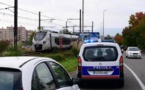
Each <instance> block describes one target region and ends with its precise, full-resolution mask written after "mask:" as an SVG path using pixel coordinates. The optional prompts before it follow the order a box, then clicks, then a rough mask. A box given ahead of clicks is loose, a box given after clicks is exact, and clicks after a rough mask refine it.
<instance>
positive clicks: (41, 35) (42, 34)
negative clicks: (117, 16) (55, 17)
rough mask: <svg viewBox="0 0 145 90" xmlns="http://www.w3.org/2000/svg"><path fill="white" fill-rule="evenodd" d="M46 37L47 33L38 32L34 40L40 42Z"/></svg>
mask: <svg viewBox="0 0 145 90" xmlns="http://www.w3.org/2000/svg"><path fill="white" fill-rule="evenodd" d="M45 35H46V32H37V33H36V35H35V37H34V39H35V40H36V41H40V40H42V39H43V38H44V37H45Z"/></svg>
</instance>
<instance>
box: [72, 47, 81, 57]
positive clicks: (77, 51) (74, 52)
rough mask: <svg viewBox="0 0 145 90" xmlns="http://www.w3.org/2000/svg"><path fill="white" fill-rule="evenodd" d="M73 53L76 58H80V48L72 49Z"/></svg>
mask: <svg viewBox="0 0 145 90" xmlns="http://www.w3.org/2000/svg"><path fill="white" fill-rule="evenodd" d="M71 51H72V52H73V54H74V56H75V57H77V56H78V54H79V49H78V48H76V47H73V48H72V49H71Z"/></svg>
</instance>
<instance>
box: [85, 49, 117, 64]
mask: <svg viewBox="0 0 145 90" xmlns="http://www.w3.org/2000/svg"><path fill="white" fill-rule="evenodd" d="M83 56H84V59H85V61H116V60H117V57H118V52H117V49H116V47H112V46H95V47H86V48H85V50H84V53H83Z"/></svg>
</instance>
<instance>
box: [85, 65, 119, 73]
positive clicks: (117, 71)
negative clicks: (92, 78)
mask: <svg viewBox="0 0 145 90" xmlns="http://www.w3.org/2000/svg"><path fill="white" fill-rule="evenodd" d="M89 69H100V70H101V69H106V70H107V69H113V70H114V71H113V73H112V75H119V74H120V72H119V66H82V75H89V73H88V70H89Z"/></svg>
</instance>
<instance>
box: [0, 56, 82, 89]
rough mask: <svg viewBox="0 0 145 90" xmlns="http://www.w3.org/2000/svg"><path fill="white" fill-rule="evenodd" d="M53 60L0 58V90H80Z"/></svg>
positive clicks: (42, 58)
mask: <svg viewBox="0 0 145 90" xmlns="http://www.w3.org/2000/svg"><path fill="white" fill-rule="evenodd" d="M77 82H78V79H76V78H71V76H70V75H69V74H68V73H67V71H66V70H65V69H64V68H63V67H62V66H61V65H60V64H59V63H58V62H56V61H55V60H53V59H51V58H44V57H26V56H21V57H20V56H19V57H0V89H1V90H80V89H79V87H78V85H77Z"/></svg>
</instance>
